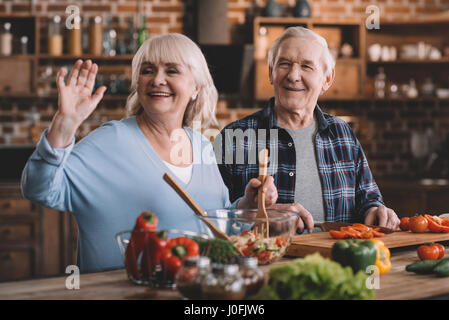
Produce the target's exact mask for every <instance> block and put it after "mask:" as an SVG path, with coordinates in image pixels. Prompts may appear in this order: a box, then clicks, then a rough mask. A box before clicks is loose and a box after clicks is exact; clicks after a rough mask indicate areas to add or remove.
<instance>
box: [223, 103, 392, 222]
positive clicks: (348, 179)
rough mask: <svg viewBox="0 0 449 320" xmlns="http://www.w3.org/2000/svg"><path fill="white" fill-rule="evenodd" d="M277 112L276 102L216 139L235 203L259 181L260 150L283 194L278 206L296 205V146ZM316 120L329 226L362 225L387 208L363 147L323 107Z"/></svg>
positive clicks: (280, 196)
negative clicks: (334, 223) (264, 151)
mask: <svg viewBox="0 0 449 320" xmlns="http://www.w3.org/2000/svg"><path fill="white" fill-rule="evenodd" d="M273 107H274V98H271V99H270V100H269V101H268V104H267V106H266V107H265V108H264V109H263V110H261V111H258V112H256V113H254V114H252V115H250V116H248V117H245V118H243V119H240V120H238V121H235V122H233V123H231V124H229V125H228V126H226V127H225V128H224V129H223V130H222V131H221V135H219V136H218V139H215V142H214V147H215V152H216V156H217V161H218V164H219V169H220V172H221V175H222V177H223V180H224V182H225V184H226V185H227V187H228V189H229V195H230V199H231V201H232V202H234V201H235V200H236V199H237V198H239V197H241V196H243V194H244V192H245V186H246V185H247V183H248V182H249V180H250V179H252V178H257V176H258V171H259V169H258V159H257V158H258V157H257V154H258V153H257V152H256V151H257V150H260V149H262V148H268V149H269V150H270V159H269V166H268V174H270V175H273V178H274V183H275V185H276V187H277V190H278V200H277V202H278V203H293V202H294V198H295V182H296V180H295V179H296V177H295V173H296V170H295V169H296V151H295V146H294V142H293V139H292V138H291V136H290V134H289V133H288V132H287V131H286V130H285V129H283V128H281V127H279V126H278V125H277V121H276V118H275V116H274V110H273ZM314 115H315V119H316V120H317V122H318V132H317V134H316V138H315V150H316V156H317V165H318V172H319V175H320V180H321V186H322V190H323V201H324V208H325V214H326V221H341V222H357V221H358V222H361V221H363V219H364V214H365V212H366V210H367V209H369V208H371V207H377V206H380V205H383V199H382V196H381V194H380V191H379V188H378V187H377V184H376V182H375V181H374V178H373V175H372V174H371V171H370V169H369V167H368V162H367V160H366V157H365V154H364V152H363V150H362V146H361V145H360V143H359V141H358V140H357V138H356V137H355V135H354V133H353V131H352V129H351V128H350V127H349V125H348V124H347V123H346V122H344V121H343V120H341V119H338V118H337V117H334V116H332V115H330V114H327V113H323V112H322V111H321V109H320V108H319V106H318V105H317V106H316V107H315V110H314ZM247 129H253V130H247ZM261 129H265V130H261ZM256 136H257V138H256ZM220 160H221V161H220Z"/></svg>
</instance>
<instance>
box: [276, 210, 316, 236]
mask: <svg viewBox="0 0 449 320" xmlns="http://www.w3.org/2000/svg"><path fill="white" fill-rule="evenodd" d="M270 209H277V210H288V211H293V212H296V213H297V214H298V215H299V216H300V217H301V219H299V221H298V227H297V229H296V231H297V232H298V233H303V232H304V229H305V227H306V228H307V230H308V231H309V233H312V231H313V226H314V222H313V217H312V215H311V214H310V212H309V211H307V210H306V209H305V208H304V207H303V206H302V205H301V204H300V203H277V204H275V205H273V206H271V207H270Z"/></svg>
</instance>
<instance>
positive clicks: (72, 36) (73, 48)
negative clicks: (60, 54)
mask: <svg viewBox="0 0 449 320" xmlns="http://www.w3.org/2000/svg"><path fill="white" fill-rule="evenodd" d="M81 37H82V35H81V18H80V17H79V16H76V17H75V18H74V24H73V27H72V29H70V31H69V54H71V55H75V56H80V55H82V54H83V50H82V47H81Z"/></svg>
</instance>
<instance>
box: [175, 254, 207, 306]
mask: <svg viewBox="0 0 449 320" xmlns="http://www.w3.org/2000/svg"><path fill="white" fill-rule="evenodd" d="M209 272H210V260H209V258H208V257H202V256H201V257H190V258H187V259H186V260H184V265H183V266H182V268H181V269H180V270H179V271H178V273H177V274H176V277H175V283H176V287H177V289H178V291H179V292H180V293H181V294H182V295H183V296H184V297H185V298H186V299H195V300H198V299H201V283H202V281H203V279H204V278H205V277H206V276H207V275H208V274H209Z"/></svg>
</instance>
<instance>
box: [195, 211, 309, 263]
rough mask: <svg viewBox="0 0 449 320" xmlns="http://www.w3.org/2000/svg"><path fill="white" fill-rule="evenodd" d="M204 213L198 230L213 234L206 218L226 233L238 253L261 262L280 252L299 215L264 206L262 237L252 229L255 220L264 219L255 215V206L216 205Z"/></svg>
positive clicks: (257, 221)
mask: <svg viewBox="0 0 449 320" xmlns="http://www.w3.org/2000/svg"><path fill="white" fill-rule="evenodd" d="M206 214H207V216H206V217H199V218H200V219H201V223H200V226H201V232H202V233H205V234H208V235H209V236H210V237H213V234H212V232H211V230H210V229H209V227H208V226H207V224H206V223H205V222H204V220H205V219H208V220H209V221H211V222H212V223H214V224H215V225H216V226H217V227H218V228H219V229H220V230H221V231H222V232H224V233H226V234H227V235H228V236H229V237H230V239H231V241H232V242H233V243H234V245H235V246H236V247H237V248H238V249H240V252H241V254H243V255H244V256H249V257H256V258H257V260H258V263H259V264H261V265H263V264H270V263H273V262H275V261H278V260H279V259H280V258H281V257H283V256H284V254H285V252H286V251H287V247H288V246H289V245H290V242H291V239H292V236H293V235H294V234H295V233H296V228H297V226H298V222H299V219H300V217H299V215H298V214H297V213H295V212H292V211H286V210H276V209H267V216H268V226H269V228H268V229H269V234H268V237H265V236H264V234H262V233H256V232H255V230H254V226H255V225H256V223H257V224H258V225H260V224H262V223H263V222H264V221H266V220H265V219H264V218H257V217H256V216H257V209H216V210H209V211H206Z"/></svg>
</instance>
